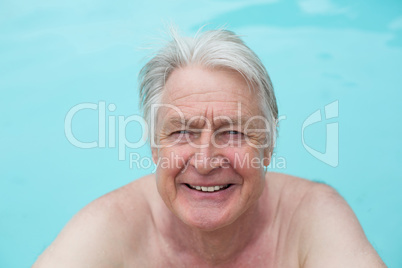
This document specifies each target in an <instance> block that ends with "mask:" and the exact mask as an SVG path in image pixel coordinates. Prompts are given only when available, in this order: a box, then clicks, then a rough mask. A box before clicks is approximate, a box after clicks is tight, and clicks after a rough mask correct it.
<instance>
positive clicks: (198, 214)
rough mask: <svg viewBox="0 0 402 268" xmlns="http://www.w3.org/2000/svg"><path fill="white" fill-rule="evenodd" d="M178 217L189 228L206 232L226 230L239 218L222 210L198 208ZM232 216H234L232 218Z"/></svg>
mask: <svg viewBox="0 0 402 268" xmlns="http://www.w3.org/2000/svg"><path fill="white" fill-rule="evenodd" d="M180 214H181V215H177V216H178V217H179V219H180V220H181V221H183V222H184V223H185V224H186V225H187V226H189V227H191V228H193V229H198V230H200V231H204V232H212V231H216V230H219V229H221V228H224V227H226V226H228V225H230V224H231V223H233V222H234V221H236V219H237V217H235V216H234V215H233V214H235V213H229V212H228V211H222V210H221V209H216V208H215V209H210V208H198V209H192V210H191V211H188V212H187V213H180ZM231 215H232V216H231Z"/></svg>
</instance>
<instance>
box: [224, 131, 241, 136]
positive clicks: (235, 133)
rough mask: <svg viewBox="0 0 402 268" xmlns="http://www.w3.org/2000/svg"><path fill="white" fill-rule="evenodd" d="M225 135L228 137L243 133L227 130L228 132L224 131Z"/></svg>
mask: <svg viewBox="0 0 402 268" xmlns="http://www.w3.org/2000/svg"><path fill="white" fill-rule="evenodd" d="M226 134H229V135H243V133H241V132H240V131H236V130H228V131H226Z"/></svg>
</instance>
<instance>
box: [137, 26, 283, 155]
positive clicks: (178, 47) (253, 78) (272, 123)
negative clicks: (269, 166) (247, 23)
mask: <svg viewBox="0 0 402 268" xmlns="http://www.w3.org/2000/svg"><path fill="white" fill-rule="evenodd" d="M170 33H171V38H172V40H171V41H170V42H168V43H167V44H166V46H165V47H163V48H162V49H160V50H159V51H158V52H157V53H156V55H155V56H154V57H153V58H152V59H151V60H149V61H148V63H146V64H145V66H144V67H143V68H142V69H141V71H140V73H139V82H140V85H139V93H140V107H141V108H142V109H143V113H144V118H145V120H146V121H147V123H148V125H149V126H151V120H154V119H155V118H153V119H152V118H151V111H150V110H151V105H152V104H156V103H160V101H161V98H162V93H163V88H164V86H165V83H166V81H167V79H168V78H169V76H170V74H171V73H172V72H173V70H175V69H177V68H181V67H185V66H189V65H198V66H203V67H206V68H227V69H232V70H235V71H237V72H239V73H240V74H241V75H242V76H243V77H244V78H245V80H246V81H247V83H248V84H249V85H252V86H251V87H252V88H253V89H254V90H256V94H257V97H258V98H259V99H260V100H261V103H260V105H261V107H260V108H261V111H262V113H263V115H264V117H265V118H266V120H267V122H268V125H269V126H268V133H269V134H268V137H267V142H268V147H269V148H270V149H271V151H272V150H273V147H274V144H275V136H276V129H277V119H278V107H277V104H276V98H275V94H274V90H273V87H272V83H271V80H270V78H269V76H268V73H267V71H266V69H265V67H264V65H263V64H262V62H261V60H260V59H259V58H258V56H257V55H256V54H255V53H254V52H253V51H252V50H251V49H250V48H249V47H248V46H246V45H245V43H244V42H243V41H242V40H241V39H240V37H239V36H237V35H236V34H235V33H233V32H231V31H228V30H224V29H218V30H211V31H205V32H202V33H197V34H196V36H195V37H194V38H189V37H183V36H180V35H179V34H178V33H177V31H176V30H175V29H171V31H170ZM152 138H153V137H152Z"/></svg>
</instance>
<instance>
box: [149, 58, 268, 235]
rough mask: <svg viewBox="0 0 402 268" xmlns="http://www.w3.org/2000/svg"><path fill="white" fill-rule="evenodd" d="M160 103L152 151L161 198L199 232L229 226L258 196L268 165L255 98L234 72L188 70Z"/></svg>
mask: <svg viewBox="0 0 402 268" xmlns="http://www.w3.org/2000/svg"><path fill="white" fill-rule="evenodd" d="M162 103H164V104H167V105H166V106H165V107H162V108H160V109H159V111H158V114H157V120H156V122H157V127H156V130H155V134H156V143H157V145H158V146H159V148H153V149H152V154H153V158H154V161H155V162H156V163H157V164H158V167H157V171H156V179H157V188H158V191H159V193H160V195H161V197H162V199H163V200H164V202H165V203H166V205H167V206H168V207H169V209H170V210H171V211H172V212H173V213H174V214H175V215H176V216H177V217H178V218H180V219H181V220H182V221H183V222H185V223H186V224H188V225H190V226H193V227H196V228H200V229H203V230H215V229H218V228H220V227H223V226H226V225H228V224H230V223H232V222H234V221H235V220H236V219H238V218H239V217H240V216H241V215H242V214H243V213H244V212H245V211H246V210H247V209H248V208H250V207H251V206H252V205H253V204H255V202H256V201H257V199H258V198H259V197H260V196H261V193H262V191H263V188H264V174H265V173H264V165H268V164H269V158H268V157H269V152H268V149H264V148H261V147H264V146H263V145H264V144H265V143H266V139H265V137H266V133H264V132H263V131H261V130H262V129H266V127H267V126H266V125H265V123H266V122H265V123H264V120H263V118H262V113H261V110H260V108H259V107H260V106H259V103H260V102H259V99H258V98H257V97H256V94H255V93H254V91H253V90H252V89H250V88H249V86H248V84H247V82H246V81H245V80H244V78H243V77H242V76H241V75H240V74H239V73H237V72H235V71H232V70H228V69H205V68H201V67H195V66H192V67H185V68H181V69H176V70H175V71H173V73H172V74H171V75H170V77H169V79H168V80H167V81H166V86H165V88H164V93H163V98H162ZM256 129H257V130H256ZM258 130H260V131H258Z"/></svg>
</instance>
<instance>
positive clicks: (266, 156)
mask: <svg viewBox="0 0 402 268" xmlns="http://www.w3.org/2000/svg"><path fill="white" fill-rule="evenodd" d="M271 157H272V150H271V148H269V147H268V148H265V149H264V159H263V160H264V161H263V164H264V166H265V167H267V166H269V163H271Z"/></svg>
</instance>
